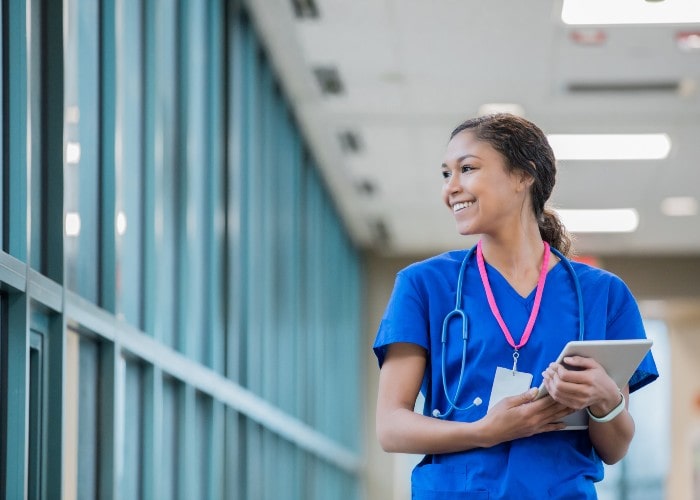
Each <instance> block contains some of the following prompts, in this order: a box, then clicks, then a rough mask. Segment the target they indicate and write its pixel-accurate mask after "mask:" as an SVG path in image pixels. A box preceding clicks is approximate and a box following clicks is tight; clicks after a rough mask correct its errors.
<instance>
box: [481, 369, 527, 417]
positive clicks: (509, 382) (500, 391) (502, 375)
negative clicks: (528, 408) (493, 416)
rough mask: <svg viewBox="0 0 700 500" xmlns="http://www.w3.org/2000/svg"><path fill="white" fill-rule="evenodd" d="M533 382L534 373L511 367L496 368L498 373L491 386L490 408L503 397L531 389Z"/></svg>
mask: <svg viewBox="0 0 700 500" xmlns="http://www.w3.org/2000/svg"><path fill="white" fill-rule="evenodd" d="M531 383H532V373H526V372H517V371H513V369H511V368H503V367H501V366H499V367H497V368H496V375H494V377H493V387H492V388H491V398H490V399H489V409H488V410H487V412H488V411H491V408H492V407H493V406H495V405H496V404H498V403H499V402H500V401H501V400H502V399H503V398H507V397H509V396H516V395H518V394H522V393H523V392H526V391H527V390H528V389H530V384H531Z"/></svg>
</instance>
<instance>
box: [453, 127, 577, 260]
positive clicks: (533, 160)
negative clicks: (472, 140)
mask: <svg viewBox="0 0 700 500" xmlns="http://www.w3.org/2000/svg"><path fill="white" fill-rule="evenodd" d="M465 130H469V131H470V132H471V133H473V134H474V136H475V137H476V139H477V140H479V141H484V142H487V143H489V144H490V145H491V147H493V148H494V149H495V150H496V151H498V152H499V153H501V154H502V155H503V157H504V158H505V160H506V168H507V169H508V171H509V172H513V171H514V170H522V171H524V172H526V173H528V174H529V175H530V176H531V177H532V178H533V180H534V182H533V184H532V187H531V188H530V194H531V198H532V209H533V211H534V212H535V217H536V219H537V224H538V226H539V228H540V235H541V236H542V239H543V240H544V241H546V242H547V243H549V244H550V245H551V246H553V247H554V248H556V249H557V250H559V251H560V252H561V253H563V254H564V255H568V254H569V252H570V250H571V236H570V235H569V233H568V232H567V230H566V228H565V227H564V225H563V224H562V223H561V221H560V220H559V217H558V216H557V214H556V213H555V212H554V211H553V210H552V209H550V208H548V207H546V206H545V204H546V202H547V200H548V199H549V197H550V195H551V194H552V189H553V188H554V177H555V175H556V171H557V167H556V162H555V159H554V152H553V151H552V148H551V146H550V145H549V142H548V141H547V137H546V136H545V135H544V133H543V132H542V130H540V128H539V127H538V126H537V125H535V124H534V123H532V122H530V121H528V120H526V119H524V118H520V117H518V116H514V115H511V114H508V113H498V114H494V115H487V116H480V117H478V118H473V119H471V120H467V121H465V122H464V123H461V124H460V125H459V126H458V127H457V128H455V129H454V130H453V131H452V135H450V139H452V138H453V137H454V136H455V135H457V134H459V133H460V132H463V131H465Z"/></svg>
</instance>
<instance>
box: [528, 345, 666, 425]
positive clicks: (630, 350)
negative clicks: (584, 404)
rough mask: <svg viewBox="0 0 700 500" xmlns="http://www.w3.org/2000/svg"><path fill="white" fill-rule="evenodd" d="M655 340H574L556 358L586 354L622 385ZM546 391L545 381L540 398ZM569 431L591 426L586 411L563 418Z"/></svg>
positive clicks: (540, 391) (560, 361) (625, 383)
mask: <svg viewBox="0 0 700 500" xmlns="http://www.w3.org/2000/svg"><path fill="white" fill-rule="evenodd" d="M651 345H652V341H651V340H649V339H630V340H572V341H570V342H569V343H568V344H566V345H565V346H564V349H562V351H561V353H560V354H559V356H558V357H557V360H556V362H557V363H561V364H563V365H564V366H566V363H563V362H562V360H563V359H564V358H565V357H567V356H583V357H586V358H593V359H595V360H596V361H597V362H598V363H600V365H601V366H602V367H603V368H604V369H605V371H606V372H607V374H608V375H609V376H610V378H611V379H613V380H614V381H615V383H616V384H617V386H618V387H620V388H622V387H624V386H625V385H627V383H628V382H629V381H630V378H632V375H633V374H634V371H635V370H636V369H637V368H638V367H639V364H640V363H641V362H642V359H644V356H645V355H646V353H647V352H649V349H651ZM546 394H547V389H545V387H544V382H543V383H542V384H541V385H540V387H539V392H538V393H537V398H535V399H539V398H541V397H543V396H545V395H546ZM564 422H565V423H566V424H567V427H566V428H567V429H568V430H574V429H586V428H587V427H588V415H587V414H586V411H585V410H582V411H578V412H576V413H573V414H572V415H569V416H568V417H566V418H565V419H564Z"/></svg>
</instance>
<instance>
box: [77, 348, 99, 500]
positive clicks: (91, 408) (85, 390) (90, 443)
mask: <svg viewBox="0 0 700 500" xmlns="http://www.w3.org/2000/svg"><path fill="white" fill-rule="evenodd" d="M78 356H79V360H78V363H79V366H78V427H77V428H78V429H79V432H78V480H77V488H78V498H79V499H97V498H99V471H100V463H101V456H100V441H99V426H100V417H99V416H100V411H99V408H100V390H99V386H100V349H99V343H98V342H96V341H94V340H92V339H89V338H86V337H84V336H81V337H80V347H79V355H78Z"/></svg>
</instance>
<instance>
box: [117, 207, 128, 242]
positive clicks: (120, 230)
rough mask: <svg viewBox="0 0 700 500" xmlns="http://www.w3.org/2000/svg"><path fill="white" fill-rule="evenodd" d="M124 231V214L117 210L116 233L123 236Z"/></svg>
mask: <svg viewBox="0 0 700 500" xmlns="http://www.w3.org/2000/svg"><path fill="white" fill-rule="evenodd" d="M124 233H126V214H125V213H124V212H119V213H118V214H117V234H118V235H119V236H124Z"/></svg>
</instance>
